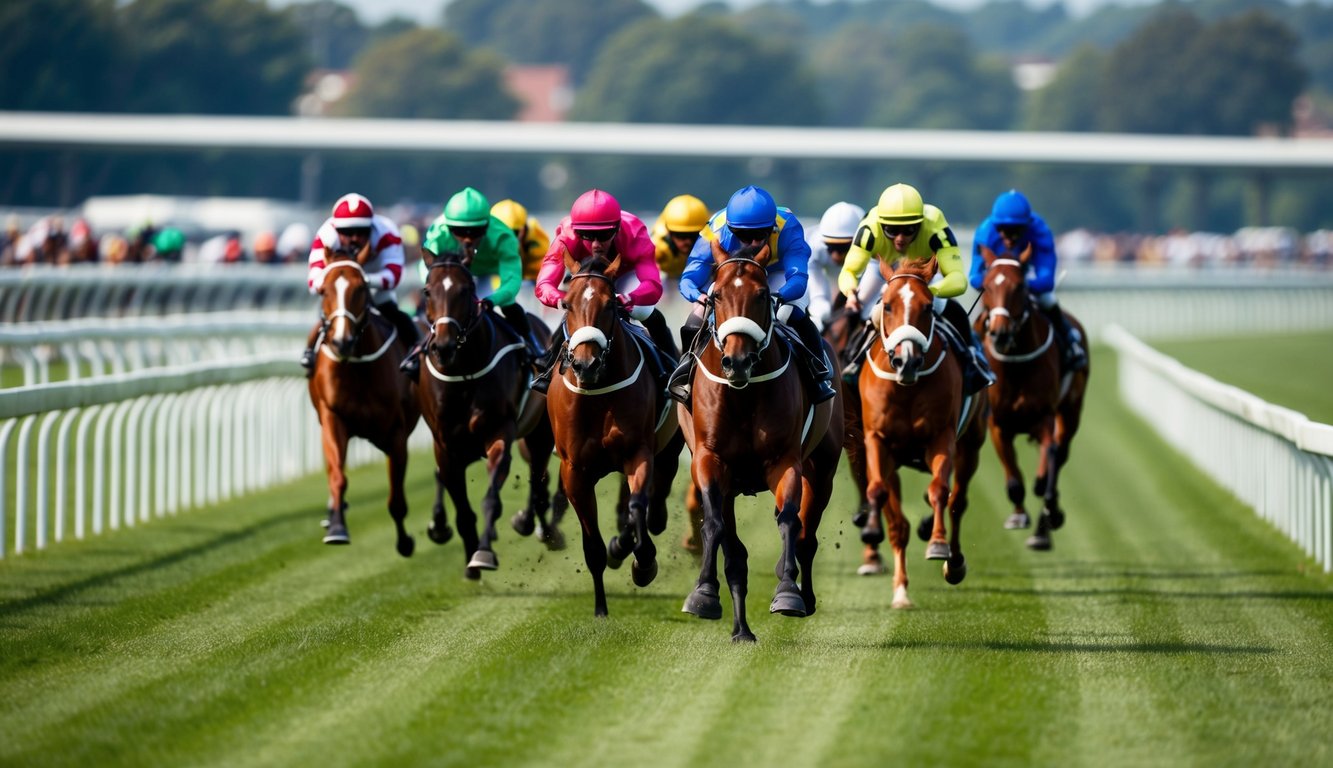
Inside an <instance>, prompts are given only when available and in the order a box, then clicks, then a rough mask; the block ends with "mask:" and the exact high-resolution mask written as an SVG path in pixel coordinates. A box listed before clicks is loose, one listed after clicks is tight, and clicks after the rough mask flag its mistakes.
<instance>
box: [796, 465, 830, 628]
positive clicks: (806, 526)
mask: <svg viewBox="0 0 1333 768" xmlns="http://www.w3.org/2000/svg"><path fill="white" fill-rule="evenodd" d="M809 469H810V470H811V472H810V473H805V472H803V473H802V474H801V535H800V537H799V538H798V539H797V540H796V562H797V567H798V569H799V570H800V573H801V600H802V601H803V602H804V603H805V615H806V616H809V615H811V614H813V613H814V612H815V583H814V564H815V553H816V552H818V551H819V539H818V538H817V537H816V535H815V534H816V533H817V532H818V531H819V523H820V520H821V519H822V518H823V516H824V509H825V507H827V506H828V502H829V498H830V497H831V496H832V495H833V478H832V475H830V476H829V477H827V479H826V478H825V477H822V476H816V479H817V480H818V483H817V484H816V483H815V482H812V480H811V475H812V474H813V472H814V470H815V468H814V467H809Z"/></svg>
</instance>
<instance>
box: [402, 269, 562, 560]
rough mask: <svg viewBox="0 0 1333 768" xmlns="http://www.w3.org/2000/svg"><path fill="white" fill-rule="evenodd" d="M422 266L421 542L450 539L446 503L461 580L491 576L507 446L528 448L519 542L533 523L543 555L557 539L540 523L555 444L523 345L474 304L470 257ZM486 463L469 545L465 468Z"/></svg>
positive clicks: (543, 330)
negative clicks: (428, 450)
mask: <svg viewBox="0 0 1333 768" xmlns="http://www.w3.org/2000/svg"><path fill="white" fill-rule="evenodd" d="M422 258H423V259H424V260H425V262H426V265H427V267H428V269H427V271H426V286H425V290H424V292H423V299H424V304H425V308H426V320H427V322H428V324H429V326H430V327H429V337H428V339H427V343H426V347H425V350H426V351H425V354H424V355H423V357H424V359H423V361H422V366H421V372H420V374H419V380H418V381H417V391H418V393H419V396H420V400H421V414H422V416H424V417H425V419H426V423H427V424H428V425H429V426H430V429H431V434H433V435H434V436H435V466H436V471H435V506H434V508H433V510H432V512H433V514H432V516H431V522H430V525H429V527H428V528H427V531H426V532H427V535H428V536H430V539H431V541H433V542H435V543H436V544H444V543H445V542H447V541H449V539H450V538H452V536H453V530H452V529H451V528H450V527H449V517H448V514H447V513H446V511H445V508H444V492H445V491H446V490H448V492H449V498H450V499H451V500H453V503H454V512H455V522H456V523H457V525H458V531H459V534H460V535H461V536H462V538H463V549H464V553H463V554H464V556H465V557H467V559H468V560H467V569H466V573H467V576H468V578H471V579H477V578H480V577H481V572H482V571H483V570H487V571H493V570H495V569H496V568H498V567H499V559H498V558H497V557H496V556H495V550H494V548H493V542H494V541H495V538H496V531H495V522H496V520H498V519H499V518H500V515H501V514H502V512H503V510H502V504H501V501H500V489H501V488H502V487H504V483H505V480H506V479H508V477H509V467H510V462H511V447H512V446H513V444H514V442H515V441H517V440H518V439H520V438H522V439H524V440H526V441H527V449H528V450H527V452H526V453H527V455H528V463H529V467H530V472H529V475H528V506H527V508H526V509H524V510H523V511H522V512H520V513H519V514H518V516H516V518H515V521H514V526H515V528H517V529H518V530H519V532H520V533H527V534H530V533H532V530H533V522H532V521H533V517H534V516H536V517H538V518H540V520H541V522H542V529H543V532H544V538H545V539H546V541H547V545H548V546H552V545H553V544H556V543H557V539H556V535H557V534H558V531H557V530H556V528H555V526H554V525H553V524H552V523H551V522H550V521H548V520H547V519H546V510H547V508H549V507H550V494H549V493H548V491H547V486H546V484H547V473H546V465H547V461H548V460H549V459H550V456H551V448H552V447H553V445H554V438H553V437H552V435H551V426H550V422H549V421H548V420H547V418H546V412H545V411H546V409H545V408H544V407H543V406H542V404H541V403H540V402H529V399H530V398H529V390H528V381H529V377H528V371H527V365H526V357H525V355H524V349H525V346H524V342H523V339H521V338H519V336H518V334H517V333H515V332H514V330H513V329H512V328H510V327H509V325H508V324H507V323H505V322H503V321H502V320H501V319H500V318H498V317H497V316H496V314H495V312H493V311H490V310H489V309H488V308H487V307H486V306H485V305H484V304H483V303H482V302H481V301H480V300H478V298H477V287H476V281H475V280H474V278H473V275H472V272H471V271H469V269H468V267H469V265H470V263H471V258H470V257H467V256H463V255H460V254H458V253H443V254H439V255H438V256H437V255H436V254H434V253H431V252H430V251H423V252H422ZM529 321H530V322H531V323H532V327H533V329H534V330H535V332H536V334H537V335H538V337H539V338H540V340H541V341H542V343H544V344H545V343H549V342H550V331H549V330H548V329H547V327H546V325H545V324H544V323H542V322H540V321H538V320H537V318H536V317H532V316H530V317H529ZM483 458H484V459H485V460H486V472H487V475H488V477H489V481H488V483H487V486H486V496H485V498H484V499H483V500H482V514H483V516H484V523H485V524H484V527H483V529H482V534H481V536H480V537H478V536H477V515H476V513H475V512H474V511H473V509H472V505H471V504H470V503H469V501H468V494H467V476H466V473H467V468H468V466H470V465H471V464H472V463H473V462H476V461H478V460H481V459H483Z"/></svg>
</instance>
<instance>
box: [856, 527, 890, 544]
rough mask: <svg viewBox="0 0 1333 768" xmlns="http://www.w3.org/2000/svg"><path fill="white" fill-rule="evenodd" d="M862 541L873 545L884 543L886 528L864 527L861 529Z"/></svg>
mask: <svg viewBox="0 0 1333 768" xmlns="http://www.w3.org/2000/svg"><path fill="white" fill-rule="evenodd" d="M861 543H862V544H869V545H871V546H877V545H879V544H883V543H884V529H883V528H862V529H861Z"/></svg>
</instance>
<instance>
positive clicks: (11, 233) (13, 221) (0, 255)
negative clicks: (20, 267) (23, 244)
mask: <svg viewBox="0 0 1333 768" xmlns="http://www.w3.org/2000/svg"><path fill="white" fill-rule="evenodd" d="M22 239H23V225H22V222H20V221H19V217H18V214H16V213H11V214H9V215H8V216H6V217H5V231H4V233H3V234H0V266H6V267H7V266H9V265H11V264H14V263H15V262H16V261H18V247H19V241H20V240H22Z"/></svg>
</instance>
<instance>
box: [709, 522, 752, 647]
mask: <svg viewBox="0 0 1333 768" xmlns="http://www.w3.org/2000/svg"><path fill="white" fill-rule="evenodd" d="M724 505H725V509H724V512H723V521H722V523H723V526H724V530H723V533H722V551H723V553H724V554H725V555H726V558H727V564H726V575H727V589H728V590H729V591H730V592H731V617H732V624H731V642H733V643H753V642H755V636H754V632H752V631H750V624H749V622H747V621H746V620H745V596H746V594H747V593H748V592H749V590H750V553H749V552H748V551H746V549H745V544H744V543H742V542H741V537H740V534H739V532H737V530H736V497H735V496H729V497H728V498H727V499H726V501H725V502H724ZM721 611H722V609H721V604H719V606H718V613H719V614H721Z"/></svg>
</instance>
